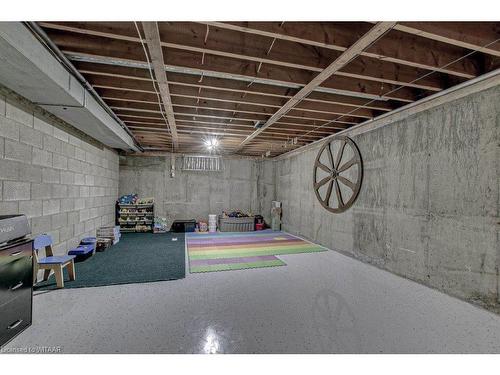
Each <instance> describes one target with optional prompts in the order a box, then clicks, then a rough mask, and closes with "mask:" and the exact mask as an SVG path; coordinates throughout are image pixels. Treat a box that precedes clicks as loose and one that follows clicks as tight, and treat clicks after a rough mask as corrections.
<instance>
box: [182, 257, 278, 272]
mask: <svg viewBox="0 0 500 375" xmlns="http://www.w3.org/2000/svg"><path fill="white" fill-rule="evenodd" d="M278 266H286V263H285V262H283V261H282V260H279V259H278V260H268V261H262V262H250V263H232V264H212V265H206V266H196V267H190V271H191V272H192V273H199V272H215V271H232V270H244V269H249V268H262V267H278Z"/></svg>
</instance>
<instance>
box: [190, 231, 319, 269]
mask: <svg viewBox="0 0 500 375" xmlns="http://www.w3.org/2000/svg"><path fill="white" fill-rule="evenodd" d="M186 246H187V251H188V256H189V270H190V272H191V273H196V272H214V271H227V270H240V269H247V268H261V267H275V266H284V265H286V263H285V262H283V261H282V260H281V259H279V258H277V257H276V255H280V254H296V253H314V252H320V251H325V250H326V249H325V248H324V247H322V246H319V245H316V244H313V243H311V242H307V241H304V240H303V239H300V238H298V237H295V236H292V235H291V234H288V233H284V232H275V231H271V230H264V231H258V232H241V233H234V232H231V233H211V234H206V233H205V234H203V233H186Z"/></svg>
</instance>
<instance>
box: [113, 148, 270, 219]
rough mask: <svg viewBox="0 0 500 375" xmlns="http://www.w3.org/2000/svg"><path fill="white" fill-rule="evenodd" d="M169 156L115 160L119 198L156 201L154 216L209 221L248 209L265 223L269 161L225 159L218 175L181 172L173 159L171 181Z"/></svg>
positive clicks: (177, 159) (267, 212)
mask: <svg viewBox="0 0 500 375" xmlns="http://www.w3.org/2000/svg"><path fill="white" fill-rule="evenodd" d="M170 166H171V156H169V155H168V156H157V157H147V156H126V157H121V158H120V184H119V186H120V188H119V192H120V195H123V194H131V193H137V194H139V196H141V197H154V198H155V211H156V214H157V215H158V216H162V217H166V218H167V219H168V220H169V221H170V222H171V221H173V220H175V219H197V220H198V219H199V220H201V219H203V220H208V214H218V213H220V212H221V211H222V210H242V211H250V212H252V213H254V214H262V215H263V216H264V217H265V218H267V219H269V214H270V210H271V208H270V206H271V200H272V199H273V197H274V187H275V185H274V178H275V172H274V163H271V162H262V161H258V160H254V159H241V158H239V159H238V158H225V159H224V171H222V172H195V171H183V170H182V156H177V157H176V170H175V177H174V178H171V177H170Z"/></svg>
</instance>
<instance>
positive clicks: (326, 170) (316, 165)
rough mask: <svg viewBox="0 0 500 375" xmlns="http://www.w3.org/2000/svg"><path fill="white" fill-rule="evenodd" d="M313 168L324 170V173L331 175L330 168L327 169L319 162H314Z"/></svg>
mask: <svg viewBox="0 0 500 375" xmlns="http://www.w3.org/2000/svg"><path fill="white" fill-rule="evenodd" d="M314 166H315V167H318V168H320V169H322V170H324V171H325V172H326V173H331V172H332V170H331V169H330V168H328V167H327V166H326V165H324V164H323V163H322V162H320V161H319V160H318V161H317V162H316V164H314Z"/></svg>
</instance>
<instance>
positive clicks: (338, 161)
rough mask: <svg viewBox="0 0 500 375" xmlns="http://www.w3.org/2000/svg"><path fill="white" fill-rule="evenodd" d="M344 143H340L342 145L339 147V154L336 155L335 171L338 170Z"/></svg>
mask: <svg viewBox="0 0 500 375" xmlns="http://www.w3.org/2000/svg"><path fill="white" fill-rule="evenodd" d="M346 143H347V142H346V141H345V139H344V140H343V141H342V144H341V145H340V149H339V152H338V154H337V161H336V162H335V167H334V168H336V169H338V168H339V165H340V161H341V160H342V155H344V148H345V145H346Z"/></svg>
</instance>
